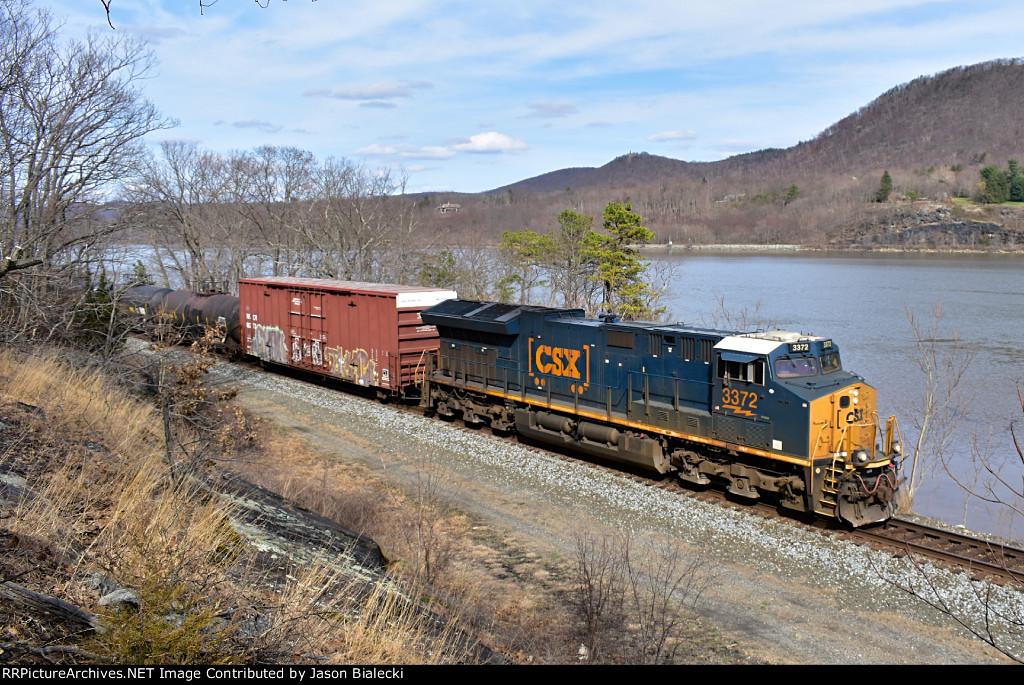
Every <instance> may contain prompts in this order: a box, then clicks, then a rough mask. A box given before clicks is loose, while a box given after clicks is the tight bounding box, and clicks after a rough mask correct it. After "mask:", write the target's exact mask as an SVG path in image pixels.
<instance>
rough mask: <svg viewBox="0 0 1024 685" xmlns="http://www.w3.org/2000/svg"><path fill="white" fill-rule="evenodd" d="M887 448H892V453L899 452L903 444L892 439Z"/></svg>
mask: <svg viewBox="0 0 1024 685" xmlns="http://www.w3.org/2000/svg"><path fill="white" fill-rule="evenodd" d="M889 449H890V450H892V453H893V454H900V453H901V452H902V451H903V445H901V444H900V441H899V440H893V441H892V445H890V447H889Z"/></svg>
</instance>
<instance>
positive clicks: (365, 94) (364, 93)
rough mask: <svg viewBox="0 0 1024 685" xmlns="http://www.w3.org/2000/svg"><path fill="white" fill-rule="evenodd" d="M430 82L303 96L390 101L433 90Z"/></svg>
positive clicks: (310, 91)
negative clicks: (419, 91)
mask: <svg viewBox="0 0 1024 685" xmlns="http://www.w3.org/2000/svg"><path fill="white" fill-rule="evenodd" d="M433 87H434V85H433V84H432V83H429V82H428V81H406V82H397V83H373V84H370V85H368V86H351V87H348V88H336V89H334V90H331V89H330V88H309V89H307V90H305V91H304V92H303V93H302V94H303V95H305V96H307V97H329V98H337V99H339V100H376V101H379V100H390V99H393V98H407V97H412V94H413V91H414V90H420V89H429V88H433Z"/></svg>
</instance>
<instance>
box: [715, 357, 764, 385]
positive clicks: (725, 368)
mask: <svg viewBox="0 0 1024 685" xmlns="http://www.w3.org/2000/svg"><path fill="white" fill-rule="evenodd" d="M718 377H719V378H721V379H722V380H724V381H726V382H728V381H741V382H743V383H756V384H757V385H764V360H763V359H761V358H759V357H753V356H751V355H745V354H736V353H729V352H723V353H721V354H720V355H718Z"/></svg>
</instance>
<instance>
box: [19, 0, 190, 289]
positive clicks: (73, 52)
mask: <svg viewBox="0 0 1024 685" xmlns="http://www.w3.org/2000/svg"><path fill="white" fill-rule="evenodd" d="M0 7H2V9H0V11H2V20H3V24H2V28H0V33H2V36H3V43H4V45H5V48H4V49H3V51H2V52H0V58H2V59H3V64H2V65H0V74H2V76H0V78H2V79H3V84H2V89H0V139H2V143H3V151H2V153H0V154H2V155H3V161H2V162H0V170H2V172H3V177H2V178H0V191H2V195H3V204H2V210H3V216H2V223H0V254H2V255H4V256H8V257H11V256H14V257H15V258H14V259H13V263H9V266H8V273H9V271H10V270H12V269H15V268H19V267H21V266H23V265H24V264H25V263H26V262H29V261H30V262H38V263H39V264H41V265H42V266H44V267H46V268H47V269H48V270H50V271H53V270H57V269H65V268H69V267H77V266H80V265H81V263H82V260H84V259H86V258H87V257H88V256H89V251H90V250H91V249H94V248H96V247H97V246H98V245H99V243H100V242H101V241H102V240H104V239H105V238H107V237H108V236H109V234H110V232H111V231H112V230H115V224H113V223H111V222H109V221H105V220H103V219H101V218H100V217H99V216H98V207H99V204H100V201H101V200H102V199H103V197H104V195H105V194H107V193H109V192H110V191H111V190H113V187H114V186H115V185H116V184H117V183H119V182H120V181H121V179H123V178H124V177H126V176H127V175H128V173H129V172H130V171H131V170H132V169H133V168H134V167H136V166H137V164H138V162H139V160H140V159H141V154H142V144H141V141H142V137H143V136H144V135H146V134H147V133H150V132H152V131H154V130H158V129H161V128H166V127H168V126H169V125H170V123H171V122H170V121H168V120H167V119H164V118H162V117H161V116H160V115H159V113H158V112H157V110H156V108H155V107H154V106H153V105H152V103H150V102H149V101H148V100H146V99H144V98H143V97H142V95H141V94H140V92H139V90H138V84H139V82H140V81H141V80H142V79H144V78H146V77H147V76H148V75H149V74H150V73H151V71H152V69H153V67H154V61H153V57H152V54H151V53H150V52H149V51H148V50H147V49H146V47H145V45H144V44H142V43H140V42H138V41H136V40H134V39H132V38H130V37H124V38H107V39H99V38H97V37H95V36H89V37H88V38H87V39H86V40H85V41H84V42H77V41H70V42H63V41H58V40H57V37H56V31H55V29H53V27H52V23H53V22H52V20H51V19H50V18H49V16H48V15H47V14H46V13H44V12H33V11H32V8H31V5H30V4H29V3H28V2H27V1H26V0H2V6H0Z"/></svg>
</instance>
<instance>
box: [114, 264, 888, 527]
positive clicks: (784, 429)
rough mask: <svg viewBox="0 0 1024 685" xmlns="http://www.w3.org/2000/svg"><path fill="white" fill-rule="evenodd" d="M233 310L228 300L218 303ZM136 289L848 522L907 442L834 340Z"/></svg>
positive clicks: (523, 428)
mask: <svg viewBox="0 0 1024 685" xmlns="http://www.w3.org/2000/svg"><path fill="white" fill-rule="evenodd" d="M225 298H226V299H225ZM233 299H234V298H231V297H229V296H203V295H197V294H193V293H184V292H181V291H169V290H166V291H161V290H160V289H154V288H149V289H145V290H144V289H135V290H134V291H132V292H130V293H129V302H130V303H131V304H132V305H133V307H135V308H136V309H138V308H139V307H142V308H143V309H146V308H147V307H148V308H149V310H150V311H154V310H158V311H166V312H168V313H169V314H170V315H171V316H173V317H174V318H175V319H177V320H179V321H182V322H186V323H191V324H195V325H197V326H211V325H219V326H221V327H222V330H223V331H224V334H223V340H224V342H225V344H226V345H227V346H229V347H231V346H234V347H237V348H238V349H240V350H241V351H242V352H244V353H245V354H248V355H250V356H253V357H256V358H258V359H260V360H262V361H263V362H265V363H269V364H276V365H282V366H288V367H293V368H298V369H301V370H303V371H308V372H311V373H315V374H319V375H321V376H325V377H332V378H341V379H343V380H346V381H349V382H351V383H355V384H358V385H362V386H364V387H369V388H373V389H375V390H376V391H377V394H378V396H380V397H381V398H387V397H402V398H410V397H415V398H418V400H419V402H420V403H421V404H422V405H423V406H425V407H427V408H428V409H430V410H432V411H433V412H435V413H437V414H438V415H441V416H445V417H459V418H461V419H462V420H463V421H464V422H465V423H467V424H475V425H487V426H489V427H491V428H492V429H494V430H496V431H505V432H512V431H514V432H516V433H518V434H520V435H521V436H523V437H526V438H528V439H531V440H534V441H539V442H542V443H546V444H551V445H558V446H561V447H564V448H568V449H570V450H573V451H576V452H579V453H583V454H585V455H589V456H590V457H594V458H597V459H599V460H604V461H610V462H615V463H617V464H622V465H625V466H628V467H630V468H636V469H642V470H647V471H651V472H656V473H659V474H668V473H671V474H674V475H675V476H677V477H678V478H679V479H680V480H682V481H684V482H687V483H691V484H695V485H707V484H709V483H718V484H721V485H723V486H724V487H725V489H726V490H727V491H728V492H729V493H731V494H732V495H734V496H737V497H742V498H746V499H751V500H754V499H758V498H761V497H762V496H763V497H765V498H770V499H771V500H773V501H775V502H777V503H778V504H779V505H781V506H782V507H785V508H788V509H791V510H795V511H800V512H813V513H815V514H817V515H820V516H825V517H830V518H838V519H841V520H843V521H846V522H848V523H850V524H851V525H853V526H861V525H865V524H869V523H875V522H881V521H884V520H886V519H888V518H889V517H891V516H892V514H893V512H894V509H895V501H896V493H897V488H898V477H897V476H898V474H897V467H898V462H899V458H900V453H901V437H900V433H899V427H898V425H897V421H896V418H895V417H894V416H889V417H888V418H887V419H886V420H884V421H883V420H882V419H881V418H880V417H879V415H878V413H877V393H876V391H875V389H874V388H873V387H871V386H870V385H868V384H867V383H866V382H865V380H864V379H863V378H861V377H860V376H857V375H855V374H853V373H850V372H849V371H846V370H845V369H844V368H843V366H842V362H841V358H840V354H839V347H838V345H836V344H835V343H834V342H833V341H832V340H831V339H829V338H824V337H820V336H812V335H804V334H800V333H795V332H789V331H780V330H775V331H766V332H754V333H744V332H739V331H723V330H713V329H707V328H696V327H689V326H685V325H682V324H660V323H646V322H623V321H618V320H616V318H615V317H614V316H610V315H606V316H602V317H599V318H597V319H590V318H586V317H585V313H584V311H583V310H581V309H567V308H552V307H538V306H527V305H511V304H503V303H495V302H481V301H475V300H462V299H458V298H457V297H456V294H455V293H454V292H453V291H451V290H443V289H434V288H415V287H410V286H394V285H380V284H367V283H349V282H344V281H330V280H315V279H301V278H264V279H243V280H241V281H240V282H239V298H237V300H235V302H234V304H233V305H232V300H233Z"/></svg>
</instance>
